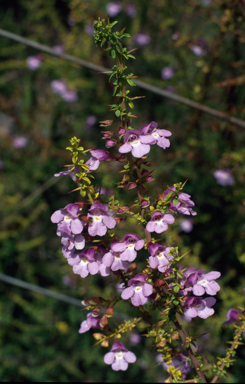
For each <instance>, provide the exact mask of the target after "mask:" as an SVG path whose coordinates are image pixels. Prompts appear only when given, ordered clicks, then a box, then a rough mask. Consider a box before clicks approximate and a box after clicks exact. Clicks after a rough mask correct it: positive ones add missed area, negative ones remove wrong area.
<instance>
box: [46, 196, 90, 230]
mask: <svg viewBox="0 0 245 384" xmlns="http://www.w3.org/2000/svg"><path fill="white" fill-rule="evenodd" d="M79 210H80V207H79V205H77V204H68V205H67V206H66V207H65V208H61V209H59V210H58V211H55V212H54V213H53V214H52V216H51V221H52V223H58V233H59V234H58V236H62V234H63V232H64V233H66V234H68V235H71V234H74V235H78V234H80V233H81V232H82V230H83V226H84V223H83V221H82V220H80V219H79V218H78V214H79Z"/></svg>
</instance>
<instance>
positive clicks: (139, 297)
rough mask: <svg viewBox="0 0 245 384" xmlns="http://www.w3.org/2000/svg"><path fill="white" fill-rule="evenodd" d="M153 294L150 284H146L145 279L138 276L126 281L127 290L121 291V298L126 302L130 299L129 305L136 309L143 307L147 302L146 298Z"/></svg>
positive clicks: (142, 276)
mask: <svg viewBox="0 0 245 384" xmlns="http://www.w3.org/2000/svg"><path fill="white" fill-rule="evenodd" d="M152 293H153V287H152V285H151V284H149V283H146V277H145V276H144V275H141V274H138V275H136V276H135V277H133V278H132V279H130V280H129V281H128V288H125V289H124V290H123V291H122V294H121V298H122V299H123V300H128V299H129V298H131V303H132V304H133V305H134V306H135V307H138V306H139V305H144V304H145V303H146V302H147V301H148V296H150V295H151V294H152Z"/></svg>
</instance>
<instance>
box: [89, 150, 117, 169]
mask: <svg viewBox="0 0 245 384" xmlns="http://www.w3.org/2000/svg"><path fill="white" fill-rule="evenodd" d="M89 152H90V154H91V155H92V157H90V159H89V160H88V161H86V164H87V165H88V166H89V170H90V171H95V170H96V169H98V168H99V165H100V162H101V161H106V160H108V159H111V158H112V156H111V154H110V153H109V152H106V151H104V150H103V149H94V150H91V151H89Z"/></svg>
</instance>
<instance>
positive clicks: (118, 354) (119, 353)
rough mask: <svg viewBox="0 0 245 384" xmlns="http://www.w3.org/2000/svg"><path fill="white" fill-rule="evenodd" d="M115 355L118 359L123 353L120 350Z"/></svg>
mask: <svg viewBox="0 0 245 384" xmlns="http://www.w3.org/2000/svg"><path fill="white" fill-rule="evenodd" d="M115 355H116V357H118V358H119V359H121V358H122V357H123V353H122V352H117V353H116V354H115Z"/></svg>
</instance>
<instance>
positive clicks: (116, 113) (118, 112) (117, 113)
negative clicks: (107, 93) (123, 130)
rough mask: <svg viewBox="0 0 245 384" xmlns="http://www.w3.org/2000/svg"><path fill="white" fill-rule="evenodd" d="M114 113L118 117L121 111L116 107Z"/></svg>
mask: <svg viewBox="0 0 245 384" xmlns="http://www.w3.org/2000/svg"><path fill="white" fill-rule="evenodd" d="M115 115H116V116H117V117H120V116H121V112H120V111H119V110H118V109H117V110H116V111H115Z"/></svg>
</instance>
